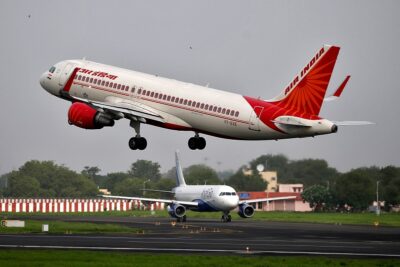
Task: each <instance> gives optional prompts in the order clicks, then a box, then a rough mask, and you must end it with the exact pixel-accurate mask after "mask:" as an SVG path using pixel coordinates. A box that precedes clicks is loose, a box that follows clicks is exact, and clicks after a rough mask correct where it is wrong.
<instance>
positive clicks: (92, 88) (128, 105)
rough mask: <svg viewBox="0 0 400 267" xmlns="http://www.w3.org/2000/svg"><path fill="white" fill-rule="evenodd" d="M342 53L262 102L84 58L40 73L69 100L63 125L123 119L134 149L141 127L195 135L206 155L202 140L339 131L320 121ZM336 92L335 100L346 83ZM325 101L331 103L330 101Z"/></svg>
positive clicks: (332, 50) (327, 50) (324, 56)
mask: <svg viewBox="0 0 400 267" xmlns="http://www.w3.org/2000/svg"><path fill="white" fill-rule="evenodd" d="M339 50H340V48H339V47H337V46H330V45H325V46H323V47H322V48H321V49H320V50H318V52H317V53H316V54H315V55H314V56H313V57H312V59H311V60H310V61H309V62H308V63H307V64H306V65H305V66H304V67H303V68H302V69H301V70H300V72H299V73H298V74H297V75H296V76H295V77H294V78H293V80H292V81H291V82H290V83H289V85H287V86H286V87H285V89H284V90H283V91H282V92H281V94H280V95H278V96H276V97H275V98H273V99H271V100H262V99H260V98H254V97H249V96H242V95H240V94H235V93H231V92H226V91H221V90H216V89H212V88H209V87H207V86H199V85H194V84H191V83H185V82H180V81H177V80H173V79H167V78H162V77H158V76H156V75H150V74H145V73H140V72H136V71H131V70H127V69H122V68H118V67H113V66H109V65H104V64H100V63H96V62H91V61H88V60H86V59H82V60H65V61H61V62H59V63H57V64H55V65H54V66H52V67H51V68H50V69H49V70H48V71H46V72H45V73H43V74H42V76H41V78H40V84H41V86H42V87H43V88H44V89H45V90H46V91H47V92H49V93H50V94H53V95H55V96H57V97H59V98H62V99H64V100H67V101H70V102H71V103H72V104H71V106H70V108H69V110H68V123H69V124H71V125H75V126H77V127H80V128H83V129H101V128H103V127H111V126H114V124H115V120H119V119H122V118H124V119H128V120H129V121H130V126H131V127H132V128H133V129H134V131H135V133H136V134H135V136H134V137H132V138H130V140H129V143H128V144H129V147H130V148H131V149H132V150H137V149H138V150H143V149H145V148H146V147H147V140H146V138H144V137H142V136H141V134H140V125H141V124H150V125H154V126H158V127H163V128H167V129H172V130H179V131H193V132H194V133H195V135H194V137H191V138H190V139H189V140H188V146H189V148H190V149H192V150H195V149H199V150H201V149H204V148H205V147H206V140H205V139H204V137H201V136H200V134H207V135H211V136H216V137H221V138H227V139H236V140H278V139H287V138H300V137H314V136H317V135H323V134H330V133H336V132H337V130H338V125H366V124H372V123H370V122H365V121H361V122H352V121H350V122H348V121H347V122H334V121H330V120H327V119H324V118H322V117H320V116H319V113H320V110H321V106H322V103H323V102H324V99H325V98H324V97H325V93H326V90H327V88H328V84H329V80H330V78H331V75H332V72H333V68H334V66H335V62H336V59H337V56H338V54H339ZM349 78H350V77H349V76H348V77H346V79H345V81H344V82H343V83H342V84H341V85H340V86H339V88H338V89H337V90H336V92H335V94H334V96H332V97H333V98H338V97H339V96H340V94H341V93H342V91H343V89H344V87H345V86H346V84H347V82H348V79H349ZM327 100H329V99H327Z"/></svg>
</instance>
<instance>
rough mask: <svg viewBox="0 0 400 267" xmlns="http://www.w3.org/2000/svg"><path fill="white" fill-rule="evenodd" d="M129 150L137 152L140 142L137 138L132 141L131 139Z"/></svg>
mask: <svg viewBox="0 0 400 267" xmlns="http://www.w3.org/2000/svg"><path fill="white" fill-rule="evenodd" d="M128 144H129V148H130V149H132V150H136V149H137V148H138V147H137V145H138V142H137V139H136V138H135V137H132V138H131V139H129V143H128Z"/></svg>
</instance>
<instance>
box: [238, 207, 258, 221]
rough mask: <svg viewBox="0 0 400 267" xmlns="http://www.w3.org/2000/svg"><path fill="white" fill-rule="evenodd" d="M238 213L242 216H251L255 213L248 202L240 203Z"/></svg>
mask: <svg viewBox="0 0 400 267" xmlns="http://www.w3.org/2000/svg"><path fill="white" fill-rule="evenodd" d="M238 214H239V216H240V217H242V218H251V217H253V215H254V208H253V206H251V205H249V204H247V203H243V204H240V205H239V211H238Z"/></svg>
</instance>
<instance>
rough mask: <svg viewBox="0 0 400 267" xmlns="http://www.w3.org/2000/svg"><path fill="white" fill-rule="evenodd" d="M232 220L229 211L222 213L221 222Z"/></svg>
mask: <svg viewBox="0 0 400 267" xmlns="http://www.w3.org/2000/svg"><path fill="white" fill-rule="evenodd" d="M231 221H232V216H231V215H230V214H229V213H225V212H224V214H222V217H221V222H231Z"/></svg>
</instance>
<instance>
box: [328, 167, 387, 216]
mask: <svg viewBox="0 0 400 267" xmlns="http://www.w3.org/2000/svg"><path fill="white" fill-rule="evenodd" d="M378 177H379V170H378V169H377V168H359V169H354V170H351V171H350V172H347V173H344V174H342V175H340V176H339V177H338V178H337V179H336V180H335V184H334V189H333V191H334V194H335V197H336V199H337V201H338V204H339V205H340V206H343V205H345V204H347V205H350V206H351V207H352V208H353V210H358V211H360V210H364V209H366V208H367V207H368V206H369V205H370V204H371V203H372V201H374V199H375V184H376V180H377V178H378Z"/></svg>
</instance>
